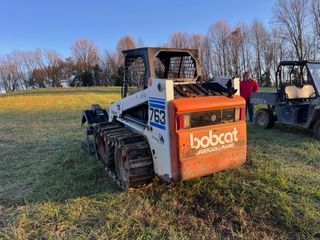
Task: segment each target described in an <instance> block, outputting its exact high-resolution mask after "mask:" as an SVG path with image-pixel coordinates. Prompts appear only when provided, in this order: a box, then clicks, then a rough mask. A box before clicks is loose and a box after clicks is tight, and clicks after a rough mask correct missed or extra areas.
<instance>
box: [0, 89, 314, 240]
mask: <svg viewBox="0 0 320 240" xmlns="http://www.w3.org/2000/svg"><path fill="white" fill-rule="evenodd" d="M118 98H119V89H118V88H77V89H50V90H48V89H43V90H33V91H25V92H17V93H14V94H6V95H0V239H168V238H170V239H216V238H234V239H241V238H244V239H272V238H277V239H278V238H282V239H287V238H290V239H292V238H301V239H319V238H320V144H319V142H317V141H316V140H314V139H313V138H312V133H310V132H309V131H304V130H299V129H294V128H288V127H284V126H279V125H277V126H276V127H275V128H274V129H271V130H260V129H257V128H255V127H254V126H252V125H250V124H249V126H248V158H247V163H246V164H245V165H243V166H241V167H239V168H237V169H234V170H229V171H224V172H220V173H217V174H213V175H210V176H207V177H203V178H198V179H194V180H191V181H187V182H182V183H178V184H167V183H165V182H163V181H161V180H159V179H156V180H155V181H154V183H153V184H152V185H151V186H149V187H148V188H146V189H144V190H139V191H135V192H122V191H121V190H120V189H118V188H117V187H116V186H115V185H114V184H113V183H112V182H111V181H110V180H109V179H108V177H107V176H106V174H105V172H104V171H103V168H102V166H101V165H100V164H99V163H98V162H97V161H96V160H95V158H94V157H91V156H88V155H86V154H85V152H84V151H83V150H82V149H81V147H80V142H81V140H82V137H83V136H82V134H83V130H84V129H83V128H81V127H80V116H81V110H82V109H85V108H88V107H89V106H90V105H91V104H92V103H101V104H102V105H103V106H107V105H108V104H109V103H111V102H112V101H115V100H116V99H118Z"/></svg>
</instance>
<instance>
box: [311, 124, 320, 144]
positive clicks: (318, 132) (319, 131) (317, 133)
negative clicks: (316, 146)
mask: <svg viewBox="0 0 320 240" xmlns="http://www.w3.org/2000/svg"><path fill="white" fill-rule="evenodd" d="M313 135H314V137H315V138H316V139H317V140H319V141H320V120H318V121H317V122H316V123H315V124H314V126H313Z"/></svg>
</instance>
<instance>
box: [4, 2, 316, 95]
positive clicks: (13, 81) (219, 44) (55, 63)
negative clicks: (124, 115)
mask: <svg viewBox="0 0 320 240" xmlns="http://www.w3.org/2000/svg"><path fill="white" fill-rule="evenodd" d="M272 10H273V11H272V12H273V15H272V22H271V24H270V27H269V28H267V27H266V26H265V25H264V24H263V23H262V22H261V21H260V20H259V19H255V20H253V22H252V23H251V24H249V25H247V24H246V23H239V24H237V25H236V26H230V24H229V23H228V22H227V21H225V20H220V21H216V22H214V23H213V24H212V25H211V26H210V27H209V29H208V32H207V33H206V34H205V35H201V34H196V33H194V34H188V33H184V32H174V33H172V34H171V35H170V36H169V38H168V41H167V42H166V43H164V44H163V45H162V46H161V47H176V48H196V49H198V50H199V53H200V62H201V67H202V74H203V75H204V78H205V79H206V78H211V77H213V76H221V75H223V76H231V77H239V76H241V75H242V74H243V72H244V71H249V72H251V73H252V75H253V76H254V77H255V78H256V79H257V80H258V83H259V85H260V86H271V85H272V84H273V82H274V75H275V71H276V68H277V65H278V63H279V62H280V61H281V60H304V59H309V60H317V59H319V56H320V1H319V0H277V1H276V3H275V5H274V6H273V9H272ZM137 47H143V43H141V42H139V41H136V40H135V39H134V38H132V37H131V36H124V37H122V38H121V39H120V40H119V41H118V43H117V47H116V50H115V51H113V52H111V51H107V50H106V51H104V52H103V53H102V54H100V52H99V48H98V46H97V45H96V44H95V43H94V42H93V41H91V40H88V39H78V40H76V41H75V42H74V43H73V44H72V45H71V47H70V49H71V56H69V57H67V58H65V59H63V58H62V56H61V54H60V53H59V52H57V51H54V50H48V49H37V50H33V51H20V50H14V51H12V52H11V53H10V54H7V55H5V56H3V57H1V58H0V88H3V89H4V90H5V91H7V92H9V91H15V90H18V89H29V88H45V87H61V86H93V85H97V86H100V85H102V86H110V85H120V84H121V80H122V78H123V72H124V66H123V60H124V59H123V56H122V53H121V52H122V51H123V50H126V49H131V48H137Z"/></svg>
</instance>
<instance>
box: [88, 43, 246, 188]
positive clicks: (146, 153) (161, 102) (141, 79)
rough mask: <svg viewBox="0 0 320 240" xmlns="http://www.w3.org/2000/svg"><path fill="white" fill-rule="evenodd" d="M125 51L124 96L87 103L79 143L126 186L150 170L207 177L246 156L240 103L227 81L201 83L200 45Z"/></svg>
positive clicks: (169, 176)
mask: <svg viewBox="0 0 320 240" xmlns="http://www.w3.org/2000/svg"><path fill="white" fill-rule="evenodd" d="M123 54H124V56H125V63H124V81H123V86H122V89H121V96H122V99H120V100H119V101H116V102H114V103H112V104H111V105H110V106H109V108H108V110H105V109H102V108H101V107H100V106H99V105H97V104H94V105H92V107H91V109H88V110H84V111H83V116H82V124H84V123H85V122H87V129H86V132H85V134H86V141H85V142H84V143H83V147H84V148H85V149H86V150H87V151H88V152H90V153H95V154H96V156H97V158H98V159H99V160H100V161H101V162H102V163H103V164H104V166H105V168H106V170H107V172H108V173H109V175H110V176H111V177H112V178H113V179H114V181H115V182H116V183H117V184H118V185H119V186H120V187H122V188H123V189H128V188H139V187H142V186H144V185H146V184H148V183H149V182H150V181H152V179H153V178H154V176H155V175H157V176H159V177H160V178H162V179H164V180H166V181H168V182H176V181H183V180H188V179H192V178H196V177H199V176H204V175H208V174H211V173H214V172H217V171H221V170H224V169H229V168H233V167H236V166H239V165H241V164H243V163H244V162H245V160H246V149H247V147H246V122H245V101H244V99H243V98H241V97H240V96H238V93H236V92H237V91H236V89H235V88H238V84H239V80H238V79H234V80H228V81H226V84H221V81H220V83H217V82H211V81H203V79H202V76H201V71H200V65H199V60H198V51H197V50H194V49H175V48H138V49H131V50H126V51H123Z"/></svg>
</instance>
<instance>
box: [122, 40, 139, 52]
mask: <svg viewBox="0 0 320 240" xmlns="http://www.w3.org/2000/svg"><path fill="white" fill-rule="evenodd" d="M137 47H138V44H137V43H136V41H135V40H134V39H133V37H131V36H124V37H122V38H121V39H120V40H119V41H118V44H117V52H118V53H121V52H122V51H123V50H127V49H133V48H137Z"/></svg>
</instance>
